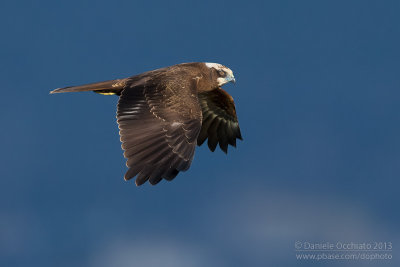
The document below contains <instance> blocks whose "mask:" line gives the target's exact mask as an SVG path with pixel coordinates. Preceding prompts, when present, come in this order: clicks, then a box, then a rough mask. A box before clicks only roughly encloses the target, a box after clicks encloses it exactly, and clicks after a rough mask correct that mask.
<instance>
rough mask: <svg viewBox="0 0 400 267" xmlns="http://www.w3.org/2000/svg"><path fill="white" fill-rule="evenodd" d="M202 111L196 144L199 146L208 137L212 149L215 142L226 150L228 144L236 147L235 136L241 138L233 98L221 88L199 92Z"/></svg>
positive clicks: (215, 144) (212, 149)
mask: <svg viewBox="0 0 400 267" xmlns="http://www.w3.org/2000/svg"><path fill="white" fill-rule="evenodd" d="M199 102H200V106H201V109H202V113H203V122H202V126H201V131H200V134H199V137H198V139H197V144H198V145H199V146H201V145H202V144H203V143H204V141H205V140H206V139H207V138H208V147H209V148H210V150H211V151H214V150H215V148H216V146H217V144H218V143H219V146H220V148H221V150H222V151H224V152H225V153H227V152H228V144H230V145H231V146H234V147H236V138H238V139H240V140H242V135H241V133H240V128H239V122H238V119H237V116H236V110H235V103H234V102H233V98H232V97H231V96H230V95H229V94H228V93H227V92H225V91H224V90H222V89H221V88H218V89H215V90H212V91H208V92H202V93H199Z"/></svg>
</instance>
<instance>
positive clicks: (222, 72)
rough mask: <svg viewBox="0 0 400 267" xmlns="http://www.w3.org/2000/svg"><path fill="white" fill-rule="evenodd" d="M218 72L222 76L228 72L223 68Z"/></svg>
mask: <svg viewBox="0 0 400 267" xmlns="http://www.w3.org/2000/svg"><path fill="white" fill-rule="evenodd" d="M218 73H219V75H221V76H225V74H226V73H225V71H223V70H219V71H218Z"/></svg>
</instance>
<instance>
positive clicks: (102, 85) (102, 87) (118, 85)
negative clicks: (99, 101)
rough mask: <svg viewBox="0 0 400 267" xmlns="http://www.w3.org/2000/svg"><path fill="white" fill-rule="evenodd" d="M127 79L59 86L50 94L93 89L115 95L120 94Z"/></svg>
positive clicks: (100, 92)
mask: <svg viewBox="0 0 400 267" xmlns="http://www.w3.org/2000/svg"><path fill="white" fill-rule="evenodd" d="M126 81H127V79H117V80H110V81H104V82H97V83H88V84H84V85H78V86H68V87H64V88H57V89H55V90H53V91H51V92H50V94H55V93H67V92H84V91H93V92H95V93H99V94H104V95H115V94H117V95H118V94H120V93H121V91H122V89H123V88H124V86H125V84H126Z"/></svg>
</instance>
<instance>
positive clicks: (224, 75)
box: [205, 62, 236, 86]
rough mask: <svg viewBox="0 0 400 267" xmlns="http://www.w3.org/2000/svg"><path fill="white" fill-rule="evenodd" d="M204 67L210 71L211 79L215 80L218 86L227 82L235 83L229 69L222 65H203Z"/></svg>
mask: <svg viewBox="0 0 400 267" xmlns="http://www.w3.org/2000/svg"><path fill="white" fill-rule="evenodd" d="M205 64H206V66H207V67H208V68H209V69H210V71H211V77H212V79H213V80H216V82H217V84H218V86H222V85H224V84H226V83H228V82H233V83H235V82H236V80H235V77H234V76H233V72H232V70H231V69H230V68H227V67H225V66H224V65H221V64H218V63H208V62H207V63H205Z"/></svg>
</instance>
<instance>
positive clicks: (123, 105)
mask: <svg viewBox="0 0 400 267" xmlns="http://www.w3.org/2000/svg"><path fill="white" fill-rule="evenodd" d="M174 86H175V87H177V86H181V85H179V84H178V83H175V84H163V83H154V84H152V85H149V86H147V85H146V84H144V85H140V86H135V87H133V88H129V87H127V88H126V89H124V90H123V91H122V93H121V96H120V99H119V102H118V109H117V119H118V120H117V121H118V124H119V129H120V136H121V142H122V148H123V149H124V156H125V158H127V163H126V165H127V166H128V167H129V170H128V171H127V172H126V174H125V179H126V180H129V179H131V178H133V177H134V176H136V175H137V178H136V185H142V184H143V183H145V182H146V181H147V180H148V181H149V182H150V183H151V184H153V185H154V184H157V183H158V182H159V181H161V179H162V178H164V179H167V180H172V179H173V178H175V177H176V175H177V174H178V173H179V172H180V171H185V170H187V169H188V168H189V167H190V164H191V162H192V159H193V156H194V150H195V147H196V140H197V136H198V135H199V132H200V128H201V109H200V106H199V104H198V99H197V96H196V98H193V95H191V94H185V92H184V90H182V89H181V88H171V87H174ZM183 88H185V87H183ZM177 91H179V92H181V93H182V95H183V96H182V97H183V98H184V99H185V101H178V99H179V97H177V96H176V95H175V94H172V93H171V92H177ZM196 110H197V111H198V112H197V113H196V112H195V111H196Z"/></svg>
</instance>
